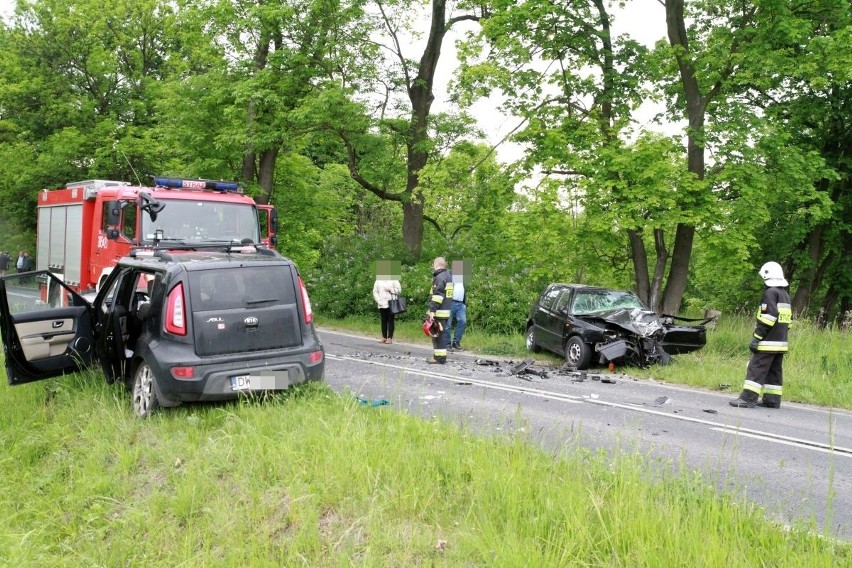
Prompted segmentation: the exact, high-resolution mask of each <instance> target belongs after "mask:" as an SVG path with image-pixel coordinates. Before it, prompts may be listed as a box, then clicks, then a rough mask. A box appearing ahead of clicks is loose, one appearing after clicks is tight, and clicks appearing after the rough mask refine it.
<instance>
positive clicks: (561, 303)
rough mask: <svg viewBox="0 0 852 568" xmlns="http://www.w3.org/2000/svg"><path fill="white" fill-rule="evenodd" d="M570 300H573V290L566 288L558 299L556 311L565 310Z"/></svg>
mask: <svg viewBox="0 0 852 568" xmlns="http://www.w3.org/2000/svg"><path fill="white" fill-rule="evenodd" d="M570 301H571V291H570V290H565V291H564V292H562V295H561V296H559V299H558V300H556V308H555V309H556V311H557V312H561V311H563V310H564V309H565V308H567V307H568V302H570Z"/></svg>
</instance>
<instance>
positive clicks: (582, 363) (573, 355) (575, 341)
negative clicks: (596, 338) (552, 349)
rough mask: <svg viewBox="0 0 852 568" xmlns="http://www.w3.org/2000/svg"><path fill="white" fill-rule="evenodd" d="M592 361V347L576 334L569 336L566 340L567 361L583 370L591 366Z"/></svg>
mask: <svg viewBox="0 0 852 568" xmlns="http://www.w3.org/2000/svg"><path fill="white" fill-rule="evenodd" d="M591 361H592V349H591V347H589V345H588V344H587V343H585V342H584V341H583V340H582V339H580V338H579V337H577V336H576V335H575V336H574V337H570V338H568V341H566V342H565V363H567V364H568V365H570V366H571V367H575V368H577V369H579V370H581V371H582V370H584V369H588V368H589V363H590V362H591Z"/></svg>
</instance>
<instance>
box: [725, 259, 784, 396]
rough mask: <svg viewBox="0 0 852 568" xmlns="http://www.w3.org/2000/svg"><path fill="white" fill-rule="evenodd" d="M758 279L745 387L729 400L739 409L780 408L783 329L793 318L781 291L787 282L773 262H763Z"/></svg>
mask: <svg viewBox="0 0 852 568" xmlns="http://www.w3.org/2000/svg"><path fill="white" fill-rule="evenodd" d="M759 273H760V276H761V277H762V278H763V282H764V284H766V291H765V292H764V293H763V300H762V301H761V302H760V308H758V310H757V323H756V324H755V326H754V336H753V337H752V339H751V343H750V344H749V349H750V350H751V352H752V356H751V360H750V361H749V362H748V371H747V372H746V378H745V384H744V385H743V391H742V392H741V393H740V396H739V398H735V399H734V400H732V401H730V405H731V406H736V407H739V408H754V407H755V406H758V405H760V406H765V407H767V408H780V407H781V385H782V384H783V382H784V381H783V377H782V370H781V365H782V363H783V360H784V354H785V353H786V352H787V328H788V327H789V326H790V322H791V321H792V319H793V309H792V306H791V305H790V295H789V294H788V293H787V290H785V288H786V287H787V280H786V279H785V278H784V271H783V270H782V269H781V265H780V264H778V263H777V262H767V263H766V264H764V265H763V266H761V267H760V272H759Z"/></svg>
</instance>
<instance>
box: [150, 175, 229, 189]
mask: <svg viewBox="0 0 852 568" xmlns="http://www.w3.org/2000/svg"><path fill="white" fill-rule="evenodd" d="M154 185H156V186H159V187H173V188H176V189H212V190H214V191H225V192H229V193H241V192H240V187H239V185H237V182H235V181H216V180H212V179H183V178H154Z"/></svg>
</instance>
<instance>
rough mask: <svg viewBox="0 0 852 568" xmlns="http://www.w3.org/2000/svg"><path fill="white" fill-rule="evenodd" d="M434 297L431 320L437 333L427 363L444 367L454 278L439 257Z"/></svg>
mask: <svg viewBox="0 0 852 568" xmlns="http://www.w3.org/2000/svg"><path fill="white" fill-rule="evenodd" d="M432 269H433V270H434V272H433V273H432V295H431V296H430V297H429V318H430V319H432V320H434V322H433V324H432V327H433V329H435V330H436V331H437V333H435V334H430V335H431V336H432V356H431V357H429V358H428V359H426V362H427V363H438V364H441V365H443V364H444V363H446V362H447V334H446V333H444V330H445V329H446V328H447V320H449V319H450V306H451V305H452V303H453V277H452V275H451V274H450V273H449V272H448V271H447V261H446V259H444V257H441V256H439V257H438V258H436V259H435V260H434V262H433V263H432Z"/></svg>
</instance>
